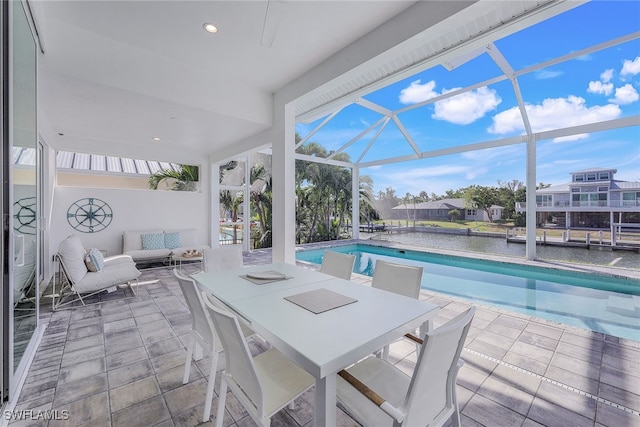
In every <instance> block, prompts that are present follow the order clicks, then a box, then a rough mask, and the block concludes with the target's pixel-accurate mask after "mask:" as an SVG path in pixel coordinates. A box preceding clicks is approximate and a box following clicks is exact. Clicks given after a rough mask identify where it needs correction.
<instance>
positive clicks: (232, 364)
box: [202, 293, 263, 414]
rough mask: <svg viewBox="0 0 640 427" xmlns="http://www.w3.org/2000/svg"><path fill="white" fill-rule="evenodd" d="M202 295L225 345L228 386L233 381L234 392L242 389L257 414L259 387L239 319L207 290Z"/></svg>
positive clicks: (260, 410)
mask: <svg viewBox="0 0 640 427" xmlns="http://www.w3.org/2000/svg"><path fill="white" fill-rule="evenodd" d="M202 296H203V299H204V303H205V307H206V308H207V311H208V312H209V315H210V316H211V319H212V320H213V325H214V327H215V328H216V332H217V333H218V337H219V338H220V341H221V342H222V347H223V348H224V357H225V362H226V367H225V372H226V374H225V375H226V378H227V382H228V383H229V386H230V387H232V388H234V384H233V383H235V386H236V387H235V390H234V392H237V391H238V388H240V389H241V392H242V393H244V394H245V395H246V396H247V397H248V398H249V400H250V401H251V402H252V403H253V405H255V406H256V411H257V414H262V412H263V405H262V402H263V396H262V388H261V386H260V382H259V380H258V375H257V374H256V370H255V366H254V364H253V357H252V356H251V351H250V350H249V346H248V345H247V341H246V339H245V338H244V335H243V333H242V329H241V327H240V323H239V322H238V319H237V318H236V316H234V315H233V314H232V313H230V312H229V311H228V310H225V309H223V308H221V307H218V306H217V305H216V304H215V303H214V301H211V300H210V298H209V295H208V294H206V293H203V294H202Z"/></svg>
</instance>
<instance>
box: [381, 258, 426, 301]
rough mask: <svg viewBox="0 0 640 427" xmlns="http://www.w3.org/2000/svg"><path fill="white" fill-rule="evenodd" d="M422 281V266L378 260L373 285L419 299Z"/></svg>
mask: <svg viewBox="0 0 640 427" xmlns="http://www.w3.org/2000/svg"><path fill="white" fill-rule="evenodd" d="M421 283H422V267H418V266H414V265H404V264H395V263H392V262H388V261H383V260H377V261H376V266H375V269H374V270H373V279H372V280H371V286H372V287H374V288H377V289H383V290H385V291H389V292H393V293H396V294H400V295H404V296H407V297H409V298H415V299H418V296H419V295H420V284H421Z"/></svg>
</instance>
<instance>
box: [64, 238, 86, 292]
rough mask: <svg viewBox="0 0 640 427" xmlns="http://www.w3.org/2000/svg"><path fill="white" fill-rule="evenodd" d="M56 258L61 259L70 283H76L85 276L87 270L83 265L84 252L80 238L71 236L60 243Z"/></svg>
mask: <svg viewBox="0 0 640 427" xmlns="http://www.w3.org/2000/svg"><path fill="white" fill-rule="evenodd" d="M58 256H60V258H61V259H62V262H63V264H64V266H65V268H66V270H67V273H68V274H69V278H70V279H71V281H72V282H74V283H77V282H79V281H81V280H82V278H83V277H84V276H86V274H87V272H88V270H87V265H86V264H85V263H84V256H85V250H84V246H82V241H81V240H80V237H78V236H77V235H76V234H72V235H70V236H69V237H67V238H66V239H64V240H63V241H62V242H60V245H59V246H58Z"/></svg>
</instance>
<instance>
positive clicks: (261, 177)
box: [249, 164, 272, 248]
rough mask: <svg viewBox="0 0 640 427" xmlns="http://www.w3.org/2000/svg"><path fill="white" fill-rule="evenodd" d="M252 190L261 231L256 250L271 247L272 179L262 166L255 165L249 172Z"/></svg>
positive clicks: (254, 207) (251, 197)
mask: <svg viewBox="0 0 640 427" xmlns="http://www.w3.org/2000/svg"><path fill="white" fill-rule="evenodd" d="M249 181H250V183H251V188H250V191H249V197H250V200H251V204H252V206H253V211H255V213H256V215H257V217H258V224H259V229H258V231H257V233H256V234H257V239H256V243H255V244H254V245H255V247H256V248H269V247H271V224H272V222H271V211H272V210H271V208H272V178H271V176H270V175H269V174H268V173H267V171H266V169H265V167H264V166H263V165H261V164H256V165H254V166H253V167H252V168H251V170H250V172H249Z"/></svg>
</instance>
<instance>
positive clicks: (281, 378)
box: [203, 294, 315, 427]
mask: <svg viewBox="0 0 640 427" xmlns="http://www.w3.org/2000/svg"><path fill="white" fill-rule="evenodd" d="M203 296H204V301H205V306H206V307H207V310H208V312H209V314H210V316H211V318H212V320H213V325H214V327H215V328H216V332H217V333H218V336H219V337H220V340H221V341H222V345H223V347H224V349H225V352H224V357H225V361H226V367H225V370H224V371H223V372H222V375H221V377H220V388H219V391H218V410H217V413H216V427H222V423H223V419H224V410H225V404H226V398H227V387H228V388H229V389H231V392H232V393H233V394H234V396H235V397H236V398H237V400H238V401H239V402H240V403H241V404H242V406H243V407H244V408H245V410H246V411H247V412H248V413H249V415H250V416H251V418H252V419H253V420H254V421H255V422H256V423H257V424H259V425H261V426H269V425H270V422H271V417H272V416H273V415H274V414H275V413H277V412H278V411H280V410H281V409H282V408H284V407H285V406H287V404H288V403H289V402H292V401H293V400H294V399H295V398H297V397H298V396H300V395H301V394H302V393H304V392H305V391H307V390H308V389H309V388H310V387H311V386H313V385H314V384H315V379H314V378H313V376H311V375H310V374H308V373H307V372H305V371H304V370H303V369H302V368H300V367H299V366H298V365H296V364H295V363H294V362H292V361H291V360H290V359H289V358H287V357H286V356H285V355H283V354H282V353H280V352H279V351H278V350H277V349H275V348H271V349H269V350H267V351H265V352H263V353H260V354H258V355H257V356H256V357H252V356H251V351H250V350H249V347H248V346H247V343H246V341H245V340H244V339H243V336H242V329H241V327H240V323H239V322H238V319H237V317H236V316H235V315H233V314H232V313H231V312H229V311H227V310H224V309H222V308H220V307H218V306H217V305H216V304H215V301H211V300H210V298H209V296H208V295H207V294H203Z"/></svg>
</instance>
